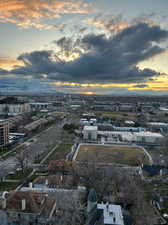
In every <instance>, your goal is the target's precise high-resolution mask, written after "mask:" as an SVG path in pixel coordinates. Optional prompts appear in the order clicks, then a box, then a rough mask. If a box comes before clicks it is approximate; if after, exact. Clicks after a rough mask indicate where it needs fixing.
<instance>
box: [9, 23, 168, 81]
mask: <svg viewBox="0 0 168 225" xmlns="http://www.w3.org/2000/svg"><path fill="white" fill-rule="evenodd" d="M166 38H168V31H166V30H164V29H161V27H160V26H156V25H155V26H151V25H149V24H146V23H140V24H137V25H133V26H130V27H128V28H125V29H124V30H122V31H120V32H118V33H117V34H116V35H114V36H111V37H110V38H107V37H106V36H105V35H94V34H91V35H88V36H85V37H83V38H82V40H77V42H75V47H74V46H73V47H74V48H76V49H78V48H77V47H76V46H78V45H79V46H80V47H81V46H82V45H83V48H84V49H85V53H84V54H82V55H81V56H80V57H79V58H78V59H75V60H73V61H70V62H65V61H60V60H59V59H58V57H57V55H55V54H54V52H53V51H35V52H31V53H25V54H22V55H20V56H19V57H18V59H19V60H22V61H23V62H24V63H25V66H23V67H19V68H17V69H15V70H13V71H11V72H12V73H15V74H31V75H34V76H36V77H37V76H40V75H41V74H47V75H48V78H51V79H54V80H60V81H75V82H76V81H79V82H80V81H81V82H85V81H90V82H103V81H105V82H107V81H114V82H128V81H129V82H130V81H132V82H135V81H143V80H146V79H149V78H150V77H152V76H155V75H159V73H158V72H156V71H154V70H151V69H148V68H147V69H144V70H140V69H139V68H138V66H137V65H138V63H140V62H142V61H144V60H146V59H149V58H151V57H153V56H155V55H158V54H161V53H163V52H164V51H165V50H166V49H164V48H162V47H160V46H159V45H158V44H160V42H161V41H164V40H165V39H166ZM81 43H82V45H81ZM56 44H57V45H58V46H61V47H62V49H63V50H64V51H67V54H68V51H71V49H70V47H69V46H71V40H70V39H69V40H67V39H66V38H62V39H60V40H59V41H57V42H56Z"/></svg>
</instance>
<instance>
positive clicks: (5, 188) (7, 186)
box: [0, 182, 19, 191]
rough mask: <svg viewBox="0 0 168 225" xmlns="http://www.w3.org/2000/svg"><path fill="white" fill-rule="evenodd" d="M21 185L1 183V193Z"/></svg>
mask: <svg viewBox="0 0 168 225" xmlns="http://www.w3.org/2000/svg"><path fill="white" fill-rule="evenodd" d="M18 185H19V183H10V182H0V191H10V190H13V189H16V187H17V186H18Z"/></svg>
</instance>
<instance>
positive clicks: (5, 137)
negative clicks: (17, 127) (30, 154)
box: [0, 120, 9, 147]
mask: <svg viewBox="0 0 168 225" xmlns="http://www.w3.org/2000/svg"><path fill="white" fill-rule="evenodd" d="M8 143H9V123H8V122H7V121H5V120H0V147H3V146H5V145H7V144H8Z"/></svg>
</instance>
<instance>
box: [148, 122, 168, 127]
mask: <svg viewBox="0 0 168 225" xmlns="http://www.w3.org/2000/svg"><path fill="white" fill-rule="evenodd" d="M147 124H148V125H156V126H168V123H163V122H149V123H147Z"/></svg>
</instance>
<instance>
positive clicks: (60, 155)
mask: <svg viewBox="0 0 168 225" xmlns="http://www.w3.org/2000/svg"><path fill="white" fill-rule="evenodd" d="M71 146H72V144H60V145H59V146H58V147H57V148H55V150H54V152H53V153H52V154H51V155H50V156H49V157H48V158H47V160H46V161H45V163H49V162H50V161H51V160H57V159H65V158H66V155H67V154H68V153H69V152H70V150H71Z"/></svg>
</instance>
